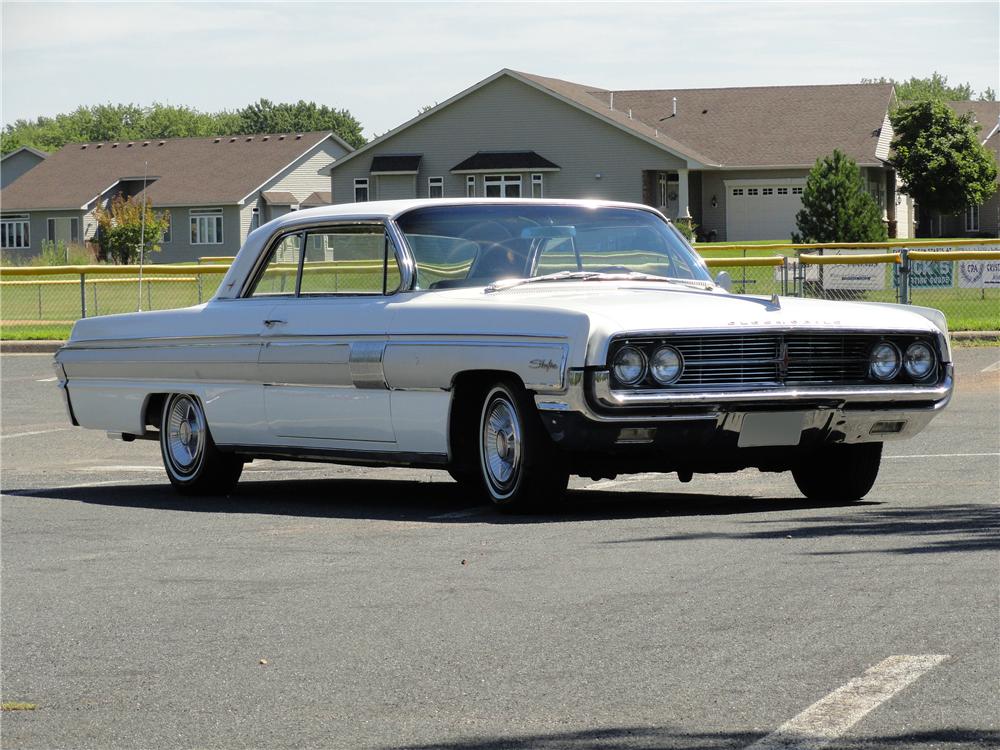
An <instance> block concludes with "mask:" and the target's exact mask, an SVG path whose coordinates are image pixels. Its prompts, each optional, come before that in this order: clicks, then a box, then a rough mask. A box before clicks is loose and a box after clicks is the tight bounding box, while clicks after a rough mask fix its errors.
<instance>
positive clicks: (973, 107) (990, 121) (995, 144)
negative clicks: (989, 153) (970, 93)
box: [946, 102, 1000, 154]
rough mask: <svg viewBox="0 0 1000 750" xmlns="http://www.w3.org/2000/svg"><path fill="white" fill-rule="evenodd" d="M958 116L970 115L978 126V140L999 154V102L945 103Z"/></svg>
mask: <svg viewBox="0 0 1000 750" xmlns="http://www.w3.org/2000/svg"><path fill="white" fill-rule="evenodd" d="M946 103H947V105H948V106H949V107H951V108H952V109H953V110H954V111H955V112H957V113H958V114H960V115H964V114H970V113H971V114H972V117H973V119H974V120H975V121H976V124H977V125H979V140H980V142H981V143H985V144H986V145H987V146H988V147H989V148H991V149H992V150H993V152H994V153H997V154H1000V128H998V127H997V124H998V121H1000V102H946Z"/></svg>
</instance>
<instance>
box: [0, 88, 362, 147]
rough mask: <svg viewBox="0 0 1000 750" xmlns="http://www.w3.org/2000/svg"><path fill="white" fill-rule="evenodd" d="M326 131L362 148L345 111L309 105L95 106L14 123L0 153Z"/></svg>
mask: <svg viewBox="0 0 1000 750" xmlns="http://www.w3.org/2000/svg"><path fill="white" fill-rule="evenodd" d="M314 130H331V131H333V132H334V133H336V134H337V135H339V136H340V137H341V138H343V139H344V140H345V141H347V142H348V143H350V144H351V145H352V146H355V147H356V146H361V145H363V144H364V143H365V139H364V136H363V135H362V127H361V123H360V122H358V121H357V120H356V119H355V118H354V116H353V115H351V113H350V112H348V111H347V110H345V109H331V108H330V107H327V106H325V105H323V106H321V105H317V104H316V103H314V102H306V101H300V102H298V103H296V104H274V103H273V102H270V101H268V100H267V99H261V100H260V101H258V102H256V103H254V104H251V105H248V106H247V107H244V108H243V109H240V110H237V111H235V112H230V111H225V110H223V111H221V112H214V113H211V112H201V111H199V110H197V109H193V108H191V107H185V106H179V105H174V104H160V103H154V104H152V105H151V106H149V107H140V106H138V105H136V104H97V105H93V106H90V107H82V106H81V107H77V108H76V109H75V110H73V111H72V112H64V113H61V114H58V115H56V116H55V117H38V118H36V119H35V120H16V121H15V122H13V123H10V124H8V125H6V126H5V127H4V129H3V132H2V133H0V152H2V153H5V154H6V153H9V152H11V151H14V150H16V149H18V148H21V147H22V146H31V147H33V148H37V149H40V150H42V151H56V150H58V149H60V148H62V147H63V146H64V145H66V144H67V143H85V142H90V143H93V142H95V141H127V140H140V139H144V138H190V137H198V136H201V137H206V136H211V135H247V134H251V133H275V132H279V133H280V132H284V133H293V132H300V133H301V132H304V131H314Z"/></svg>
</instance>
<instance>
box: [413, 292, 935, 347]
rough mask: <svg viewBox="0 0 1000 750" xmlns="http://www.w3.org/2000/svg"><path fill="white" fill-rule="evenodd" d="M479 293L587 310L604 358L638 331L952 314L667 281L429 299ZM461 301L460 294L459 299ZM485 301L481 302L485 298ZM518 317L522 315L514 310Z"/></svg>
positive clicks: (835, 325)
mask: <svg viewBox="0 0 1000 750" xmlns="http://www.w3.org/2000/svg"><path fill="white" fill-rule="evenodd" d="M439 295H441V298H442V299H440V300H439V301H441V302H444V299H443V297H445V296H448V297H451V298H452V299H454V298H463V301H465V302H466V303H468V302H469V301H471V300H472V299H478V300H479V303H480V304H481V305H482V306H483V307H493V306H496V307H498V308H502V309H506V310H507V311H510V312H511V313H514V312H515V311H519V310H523V309H525V308H530V309H534V310H539V309H549V310H552V311H555V310H559V311H562V312H564V313H571V314H574V317H577V316H585V317H586V318H587V319H588V320H589V322H590V337H589V338H590V351H589V352H588V355H587V359H588V361H590V362H595V361H603V358H604V354H605V352H606V345H607V342H608V340H609V339H610V338H611V337H612V336H615V335H618V334H622V333H632V332H654V331H656V332H658V331H670V332H682V331H683V332H689V331H710V330H711V331H729V330H733V331H738V330H744V331H746V330H752V331H762V330H767V329H771V330H786V329H790V328H802V329H829V330H847V331H886V332H888V331H907V332H915V333H937V332H938V331H940V332H942V333H944V332H945V327H944V318H943V316H941V314H940V313H938V312H937V311H934V310H929V309H927V308H915V307H911V306H903V305H894V304H884V303H874V302H841V301H832V300H819V299H803V298H799V297H780V298H778V299H777V300H774V299H773V298H770V297H761V296H756V295H737V294H728V293H726V292H723V291H722V290H719V289H716V290H699V289H694V288H691V289H686V288H681V287H678V286H674V285H667V284H662V283H652V284H650V283H643V282H608V281H602V282H559V283H557V284H547V283H539V284H525V285H522V286H516V287H511V288H508V289H504V290H501V291H496V292H484V291H483V290H482V289H476V290H471V289H463V290H453V291H452V290H449V291H445V292H435V293H431V294H428V295H426V297H425V299H427V301H430V299H428V298H438V297H439ZM455 301H456V302H457V301H458V300H457V299H455ZM477 306H478V305H477ZM514 317H516V315H515V316H514Z"/></svg>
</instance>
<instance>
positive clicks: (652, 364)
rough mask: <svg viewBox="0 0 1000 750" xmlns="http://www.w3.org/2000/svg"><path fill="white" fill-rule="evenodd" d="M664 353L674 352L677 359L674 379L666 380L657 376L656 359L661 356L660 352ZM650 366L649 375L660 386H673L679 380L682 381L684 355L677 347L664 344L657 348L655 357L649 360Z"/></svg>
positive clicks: (654, 352) (654, 353)
mask: <svg viewBox="0 0 1000 750" xmlns="http://www.w3.org/2000/svg"><path fill="white" fill-rule="evenodd" d="M663 351H670V352H673V354H674V356H675V357H676V358H677V372H676V373H674V375H673V377H670V378H666V379H663V378H660V377H658V376H657V374H656V358H657V356H658V355H659V354H660V352H663ZM648 366H649V374H650V376H651V377H652V378H653V380H655V381H656V382H657V383H658V384H659V385H664V386H666V385H673V384H674V383H676V382H677V381H678V380H680V379H681V375H683V374H684V355H683V354H681V351H680V349H678V348H677V347H675V346H671V345H670V344H663V345H661V346H658V347H656V349H655V350H654V351H653V355H652V356H651V357H650V358H649V364H648Z"/></svg>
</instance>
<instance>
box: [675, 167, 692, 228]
mask: <svg viewBox="0 0 1000 750" xmlns="http://www.w3.org/2000/svg"><path fill="white" fill-rule="evenodd" d="M676 218H678V219H690V218H691V211H690V210H689V208H688V170H687V169H678V170H677V217H676Z"/></svg>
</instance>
